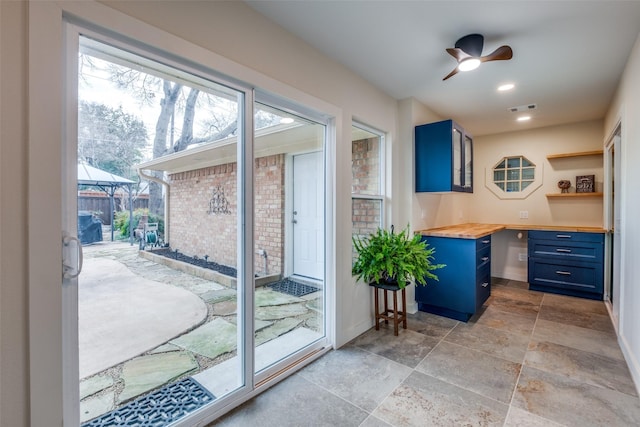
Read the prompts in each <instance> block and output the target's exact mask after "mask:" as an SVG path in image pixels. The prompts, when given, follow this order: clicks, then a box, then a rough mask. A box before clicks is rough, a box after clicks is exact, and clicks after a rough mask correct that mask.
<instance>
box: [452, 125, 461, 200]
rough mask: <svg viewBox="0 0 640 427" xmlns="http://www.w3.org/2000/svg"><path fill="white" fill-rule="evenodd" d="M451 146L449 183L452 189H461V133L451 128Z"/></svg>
mask: <svg viewBox="0 0 640 427" xmlns="http://www.w3.org/2000/svg"><path fill="white" fill-rule="evenodd" d="M452 144H453V159H452V162H453V173H452V176H451V183H452V185H453V188H456V187H457V188H462V177H463V174H462V165H463V164H462V162H463V157H462V156H463V153H464V147H463V144H462V132H460V130H459V129H456V128H455V127H454V128H453V135H452Z"/></svg>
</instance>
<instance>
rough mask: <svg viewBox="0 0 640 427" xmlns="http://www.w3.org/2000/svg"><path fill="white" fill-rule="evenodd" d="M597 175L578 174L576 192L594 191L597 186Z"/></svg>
mask: <svg viewBox="0 0 640 427" xmlns="http://www.w3.org/2000/svg"><path fill="white" fill-rule="evenodd" d="M594 181H595V175H579V176H576V193H593V192H594V191H596V188H595V183H594Z"/></svg>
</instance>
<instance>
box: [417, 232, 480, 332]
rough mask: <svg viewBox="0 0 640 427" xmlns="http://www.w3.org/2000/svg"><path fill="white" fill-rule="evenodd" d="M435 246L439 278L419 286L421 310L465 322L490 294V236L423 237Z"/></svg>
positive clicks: (418, 300) (430, 244) (418, 297)
mask: <svg viewBox="0 0 640 427" xmlns="http://www.w3.org/2000/svg"><path fill="white" fill-rule="evenodd" d="M422 239H423V240H426V241H427V243H428V244H429V246H430V247H433V248H435V254H434V256H435V262H436V263H438V264H446V267H444V268H441V269H439V270H436V271H435V272H434V273H435V274H436V275H437V276H438V281H435V280H429V281H428V284H427V285H426V286H416V301H417V303H418V310H420V311H426V312H429V313H434V314H438V315H441V316H446V317H450V318H452V319H456V320H461V321H463V322H466V321H468V320H469V318H470V317H471V316H473V315H474V314H475V313H476V312H477V311H478V310H479V309H480V307H482V304H483V303H484V302H485V301H486V300H487V298H489V295H491V236H490V235H489V236H486V237H482V238H480V239H462V238H452V237H424V236H423V237H422Z"/></svg>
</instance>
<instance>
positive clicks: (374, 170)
mask: <svg viewBox="0 0 640 427" xmlns="http://www.w3.org/2000/svg"><path fill="white" fill-rule="evenodd" d="M351 133H352V138H351V140H352V143H351V171H352V179H351V201H352V203H351V204H352V208H351V209H352V210H351V216H352V222H353V230H352V234H353V236H367V235H369V234H371V233H372V232H374V231H375V230H376V229H377V228H378V227H382V226H383V224H384V221H383V219H384V218H383V212H384V194H383V176H384V174H383V157H382V152H383V147H384V137H383V136H382V134H381V133H379V132H377V131H374V130H371V129H368V128H366V127H365V126H363V125H360V124H354V125H353V127H352V132H351ZM353 254H354V256H355V252H353Z"/></svg>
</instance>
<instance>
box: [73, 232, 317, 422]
mask: <svg viewBox="0 0 640 427" xmlns="http://www.w3.org/2000/svg"><path fill="white" fill-rule="evenodd" d="M84 257H85V259H86V260H91V259H105V260H112V261H116V262H118V263H120V264H122V265H124V266H126V267H127V269H128V270H129V271H130V272H131V273H133V274H134V275H136V276H139V277H141V278H144V279H147V280H151V281H155V282H159V283H163V284H167V285H170V286H174V287H176V288H178V289H180V290H186V291H188V292H190V293H192V294H193V295H196V296H197V297H198V298H199V299H200V300H201V301H202V302H203V303H204V304H205V307H206V319H205V321H204V323H202V324H200V325H196V326H195V328H193V329H191V330H186V331H184V333H182V334H181V335H179V336H176V337H173V338H172V339H168V340H167V342H163V343H160V344H159V345H158V346H157V347H155V348H153V349H151V350H149V351H146V352H144V353H142V354H139V355H136V356H135V357H132V358H131V359H128V360H126V361H123V362H122V363H118V364H117V365H116V366H113V367H111V368H109V369H105V370H103V371H101V372H99V373H97V374H95V375H91V376H88V377H87V378H81V382H80V388H81V402H80V412H81V414H80V415H81V421H87V420H90V419H93V418H95V417H97V416H100V415H101V414H103V413H106V412H109V411H111V410H113V409H116V408H118V407H119V406H122V405H123V404H126V402H128V401H130V400H131V399H134V398H136V397H137V396H140V395H142V394H145V393H148V392H150V391H151V390H154V389H156V388H159V387H161V386H163V385H165V384H167V383H171V382H174V381H177V380H179V379H182V378H184V377H186V376H192V375H196V374H197V373H198V372H203V371H206V370H208V369H209V368H211V367H214V366H217V365H220V364H221V363H222V362H224V361H225V360H229V361H231V360H230V359H232V358H234V357H235V355H236V345H237V343H236V340H237V328H236V324H237V318H236V311H237V305H236V298H237V294H236V291H235V290H234V289H229V288H227V287H224V286H222V285H220V284H219V283H216V282H212V281H209V280H205V279H202V278H200V277H196V276H192V275H190V274H186V273H183V272H180V271H177V270H174V269H171V268H169V267H167V266H164V265H161V264H156V263H154V262H152V261H149V260H146V259H144V258H142V257H140V256H138V248H137V246H136V245H134V246H130V245H129V244H128V243H117V242H116V243H111V242H102V243H99V244H94V245H90V246H87V247H86V248H84ZM90 264H91V261H89V262H88V263H87V265H90ZM84 274H85V273H83V274H82V275H81V276H80V283H82V280H83V276H84ZM87 277H91V274H89V273H87ZM80 286H82V285H80ZM319 294H320V293H315V294H310V295H306V296H305V297H302V298H297V297H292V296H290V295H286V294H282V293H280V292H275V291H273V290H271V289H270V288H265V287H260V288H258V289H256V293H255V301H256V307H257V308H256V320H255V322H256V345H261V344H264V343H267V342H269V341H270V340H273V339H275V338H277V337H279V336H282V335H283V334H285V333H287V332H290V331H292V330H294V329H296V328H298V327H304V328H306V329H310V330H318V325H321V324H322V321H321V315H322V313H321V312H320V310H318V307H321V306H322V302H321V300H320V299H319V297H318V295H319ZM123 298H127V296H126V295H123ZM158 315H159V316H164V317H167V318H169V319H171V318H172V316H174V313H173V312H171V310H168V309H167V308H163V309H162V313H158ZM139 332H140V333H141V334H144V333H145V331H144V330H141V331H139Z"/></svg>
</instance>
